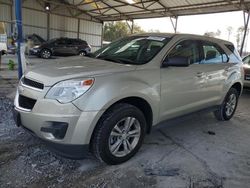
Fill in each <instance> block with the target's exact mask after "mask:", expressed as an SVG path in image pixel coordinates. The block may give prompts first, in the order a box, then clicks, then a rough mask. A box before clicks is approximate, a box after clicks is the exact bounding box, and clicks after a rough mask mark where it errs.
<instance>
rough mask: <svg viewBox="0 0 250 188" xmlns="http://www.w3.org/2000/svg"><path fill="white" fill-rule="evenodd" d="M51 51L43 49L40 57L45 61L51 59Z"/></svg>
mask: <svg viewBox="0 0 250 188" xmlns="http://www.w3.org/2000/svg"><path fill="white" fill-rule="evenodd" d="M51 55H52V54H51V51H50V50H48V49H42V50H41V53H40V56H41V57H42V58H44V59H49V58H50V57H51Z"/></svg>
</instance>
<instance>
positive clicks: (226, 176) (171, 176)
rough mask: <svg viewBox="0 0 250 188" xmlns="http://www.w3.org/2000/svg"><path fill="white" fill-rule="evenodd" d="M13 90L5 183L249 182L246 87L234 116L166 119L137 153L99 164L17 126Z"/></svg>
mask: <svg viewBox="0 0 250 188" xmlns="http://www.w3.org/2000/svg"><path fill="white" fill-rule="evenodd" d="M0 83H1V79H0ZM5 85H6V84H5ZM7 85H8V83H7ZM12 85H14V84H12ZM0 87H2V86H1V85H0ZM11 88H12V91H13V90H14V86H11ZM0 90H2V88H0ZM10 91H11V89H9V92H10ZM9 92H8V93H7V94H5V95H2V96H1V95H0V182H1V184H0V185H1V186H0V187H122V188H123V187H124V188H128V187H164V188H165V187H167V188H168V187H173V188H175V187H178V188H183V187H187V188H222V187H228V188H241V187H242V188H243V187H244V188H247V187H249V185H250V144H249V143H250V116H249V114H250V91H247V90H245V91H244V93H243V95H242V97H241V98H240V101H239V106H238V109H237V111H236V114H235V116H234V117H233V119H231V121H228V122H219V121H217V120H216V119H215V118H214V117H213V115H212V113H196V114H193V115H190V116H186V117H183V118H179V119H176V120H173V121H169V122H165V123H161V124H160V125H158V126H156V127H155V128H153V130H152V133H151V134H150V135H148V136H147V137H146V139H145V141H144V144H143V146H142V148H141V149H140V151H139V153H138V154H137V155H136V156H135V157H134V158H132V159H131V160H129V161H128V162H126V163H124V164H121V165H117V166H107V165H104V164H100V163H99V162H98V161H96V160H95V159H93V158H92V157H89V158H86V159H84V160H69V159H65V158H62V157H60V156H58V155H56V154H54V153H52V152H50V151H48V150H47V147H46V146H45V145H44V144H43V143H42V142H41V141H40V140H38V139H37V138H34V137H33V136H31V135H29V134H28V133H26V132H25V131H23V130H22V129H21V128H17V127H15V125H14V122H13V120H12V117H11V106H12V99H11V100H10V99H8V98H6V95H8V96H10V97H11V96H13V95H11V94H10V93H9Z"/></svg>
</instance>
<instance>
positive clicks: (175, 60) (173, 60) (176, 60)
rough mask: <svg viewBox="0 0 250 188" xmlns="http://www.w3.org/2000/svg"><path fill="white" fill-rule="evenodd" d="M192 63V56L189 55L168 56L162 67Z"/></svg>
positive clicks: (184, 65)
mask: <svg viewBox="0 0 250 188" xmlns="http://www.w3.org/2000/svg"><path fill="white" fill-rule="evenodd" d="M189 65H190V58H188V57H181V56H180V57H167V58H166V59H165V60H164V61H163V63H162V67H169V66H172V67H188V66H189Z"/></svg>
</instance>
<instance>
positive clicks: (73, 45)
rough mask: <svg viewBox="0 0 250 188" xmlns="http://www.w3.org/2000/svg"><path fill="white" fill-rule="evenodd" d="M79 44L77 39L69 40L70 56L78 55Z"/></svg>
mask: <svg viewBox="0 0 250 188" xmlns="http://www.w3.org/2000/svg"><path fill="white" fill-rule="evenodd" d="M78 48H79V43H78V42H77V39H67V53H68V55H77V54H78Z"/></svg>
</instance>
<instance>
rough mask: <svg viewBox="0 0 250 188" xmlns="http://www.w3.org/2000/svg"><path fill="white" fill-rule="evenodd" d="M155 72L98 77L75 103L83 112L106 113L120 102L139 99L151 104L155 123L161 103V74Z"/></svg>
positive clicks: (134, 72)
mask: <svg viewBox="0 0 250 188" xmlns="http://www.w3.org/2000/svg"><path fill="white" fill-rule="evenodd" d="M153 72H154V71H152V72H151V73H149V74H145V73H143V74H141V73H136V71H133V73H131V72H130V73H128V72H127V73H119V74H112V75H106V76H99V77H96V78H95V83H94V86H93V87H92V88H91V89H90V90H89V91H88V92H87V93H86V94H84V95H83V96H82V97H80V98H79V99H77V100H76V101H74V102H73V103H74V104H75V105H76V106H77V107H78V108H79V109H80V110H82V111H105V110H106V109H108V108H109V107H110V106H111V105H113V104H114V103H116V102H117V101H119V100H122V99H124V98H128V97H139V98H142V99H144V100H145V101H147V102H148V103H149V105H150V106H151V108H152V112H153V117H154V118H153V122H156V121H157V119H158V114H159V103H160V74H158V75H157V74H154V73H153ZM150 74H151V75H150ZM152 76H153V77H152ZM152 78H153V79H152Z"/></svg>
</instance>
